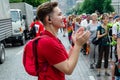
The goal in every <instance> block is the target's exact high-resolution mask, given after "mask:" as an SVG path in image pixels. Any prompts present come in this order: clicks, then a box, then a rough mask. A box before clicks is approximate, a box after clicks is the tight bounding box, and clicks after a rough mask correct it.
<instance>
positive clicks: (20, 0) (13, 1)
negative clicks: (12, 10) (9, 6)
mask: <svg viewBox="0 0 120 80" xmlns="http://www.w3.org/2000/svg"><path fill="white" fill-rule="evenodd" d="M16 2H22V0H10V3H16Z"/></svg>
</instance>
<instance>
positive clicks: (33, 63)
mask: <svg viewBox="0 0 120 80" xmlns="http://www.w3.org/2000/svg"><path fill="white" fill-rule="evenodd" d="M45 36H46V37H47V35H42V36H39V37H36V38H34V39H32V40H30V41H28V42H27V44H26V45H25V47H24V52H23V66H24V68H25V70H26V72H27V73H28V74H29V75H32V76H38V74H39V67H38V56H37V44H38V41H39V40H40V39H41V38H45Z"/></svg>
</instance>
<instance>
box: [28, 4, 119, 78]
mask: <svg viewBox="0 0 120 80" xmlns="http://www.w3.org/2000/svg"><path fill="white" fill-rule="evenodd" d="M53 15H54V16H53ZM37 17H38V19H40V27H41V28H40V30H39V33H37V34H36V36H39V35H38V34H40V32H43V34H45V35H48V36H49V38H48V39H44V41H42V43H40V45H42V46H43V48H42V47H40V46H39V48H40V49H41V50H42V51H39V50H38V52H41V54H39V57H40V56H42V57H40V59H39V62H40V63H39V64H40V67H43V66H44V65H41V63H43V62H46V63H47V64H48V70H47V72H46V73H42V72H40V75H45V76H47V77H48V78H50V77H51V79H52V80H58V79H55V78H54V77H52V76H53V75H54V76H57V77H58V76H60V77H59V78H60V79H59V80H64V76H63V73H64V74H71V72H72V71H73V69H74V68H75V65H76V63H77V60H78V56H79V52H80V49H81V52H82V53H83V54H84V55H88V56H89V61H90V64H89V65H90V69H95V68H96V69H97V71H98V73H97V76H98V77H100V76H101V66H102V60H104V68H105V76H112V80H115V78H116V80H120V77H119V76H120V73H119V72H120V69H119V68H120V66H119V63H120V54H119V52H120V16H119V15H117V14H116V13H115V12H113V13H103V14H99V13H98V12H97V13H96V12H95V13H92V14H81V15H69V16H67V17H65V16H64V17H63V15H62V12H61V10H60V9H59V8H58V6H57V3H56V2H51V3H46V4H43V5H41V6H39V7H38V11H37ZM41 22H42V23H41ZM35 24H38V22H35V23H32V24H31V26H33V25H35ZM41 24H42V25H41ZM43 24H44V28H45V29H44V28H43ZM63 24H64V25H63ZM61 28H63V31H64V34H63V37H66V35H65V33H66V32H67V33H68V39H69V42H70V44H71V45H72V48H71V49H70V52H69V53H70V54H69V55H68V54H67V52H66V51H65V49H64V47H63V45H62V44H61V43H60V42H59V40H58V38H56V36H57V31H58V29H61ZM30 29H31V28H30ZM87 31H89V32H90V36H88V35H89V32H87ZM80 35H82V36H80ZM95 36H97V38H98V39H101V41H100V43H99V44H98V45H95V44H93V43H92V40H93V38H94V37H95ZM83 38H84V39H83ZM51 43H54V44H51ZM48 45H49V46H51V47H49V49H47V47H45V46H48ZM45 49H46V50H45ZM44 53H45V55H44ZM48 53H50V54H48ZM109 63H110V64H111V65H112V67H111V74H110V73H108V65H109ZM116 66H117V67H116ZM116 69H117V70H118V72H117V71H116ZM56 71H57V72H58V73H57V74H56ZM48 73H50V74H52V75H51V76H49V75H50V74H48ZM116 73H118V74H117V75H116ZM62 76H63V77H62ZM47 77H46V78H47ZM42 78H44V77H41V76H39V79H42ZM42 80H43V79H42ZM46 80H47V79H46Z"/></svg>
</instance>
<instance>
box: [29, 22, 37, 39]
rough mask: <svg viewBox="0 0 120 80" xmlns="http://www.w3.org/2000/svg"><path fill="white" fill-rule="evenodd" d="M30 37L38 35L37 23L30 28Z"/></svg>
mask: <svg viewBox="0 0 120 80" xmlns="http://www.w3.org/2000/svg"><path fill="white" fill-rule="evenodd" d="M29 34H30V37H32V38H34V37H35V36H36V29H35V23H34V25H33V27H32V28H31V29H30V32H29Z"/></svg>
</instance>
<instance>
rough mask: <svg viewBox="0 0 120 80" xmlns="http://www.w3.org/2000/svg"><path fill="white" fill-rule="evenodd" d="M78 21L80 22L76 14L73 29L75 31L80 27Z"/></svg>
mask: <svg viewBox="0 0 120 80" xmlns="http://www.w3.org/2000/svg"><path fill="white" fill-rule="evenodd" d="M80 23H81V18H80V17H79V16H77V17H76V18H75V31H77V30H78V29H79V28H80V27H81V25H80Z"/></svg>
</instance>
